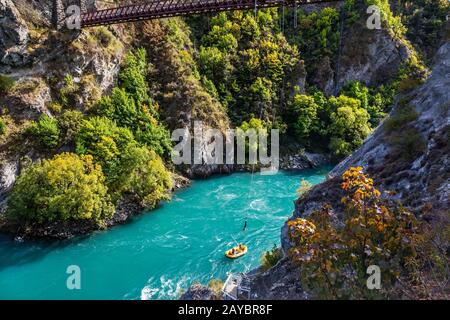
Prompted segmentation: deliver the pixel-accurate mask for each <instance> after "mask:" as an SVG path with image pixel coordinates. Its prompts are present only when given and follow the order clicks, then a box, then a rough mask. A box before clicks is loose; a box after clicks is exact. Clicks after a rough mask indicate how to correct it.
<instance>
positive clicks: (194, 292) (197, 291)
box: [180, 283, 221, 300]
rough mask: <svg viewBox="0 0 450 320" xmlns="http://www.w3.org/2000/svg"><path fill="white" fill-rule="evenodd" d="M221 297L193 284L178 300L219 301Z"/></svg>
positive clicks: (209, 289) (204, 287)
mask: <svg viewBox="0 0 450 320" xmlns="http://www.w3.org/2000/svg"><path fill="white" fill-rule="evenodd" d="M220 299H221V297H220V296H218V295H217V294H216V293H214V291H213V290H211V288H209V287H207V286H203V285H201V284H198V283H195V284H193V285H191V286H190V287H189V289H188V290H187V291H186V292H185V293H184V294H182V295H181V297H180V300H220Z"/></svg>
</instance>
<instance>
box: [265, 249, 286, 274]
mask: <svg viewBox="0 0 450 320" xmlns="http://www.w3.org/2000/svg"><path fill="white" fill-rule="evenodd" d="M282 257H283V252H282V250H281V248H277V246H276V245H275V244H274V245H273V248H272V250H269V251H266V252H264V254H263V256H262V257H261V267H262V268H263V270H264V271H266V270H269V269H270V268H272V267H273V266H275V265H276V264H277V262H278V261H279V260H280V259H281V258H282Z"/></svg>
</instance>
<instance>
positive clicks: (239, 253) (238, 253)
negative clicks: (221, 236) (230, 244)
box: [225, 245, 247, 259]
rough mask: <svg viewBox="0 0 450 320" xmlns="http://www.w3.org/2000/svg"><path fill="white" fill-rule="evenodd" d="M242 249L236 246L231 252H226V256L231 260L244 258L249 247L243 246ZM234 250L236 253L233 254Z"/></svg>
mask: <svg viewBox="0 0 450 320" xmlns="http://www.w3.org/2000/svg"><path fill="white" fill-rule="evenodd" d="M241 248H242V249H239V246H236V247H234V248H232V249H230V250H227V251H225V256H226V257H227V258H230V259H236V258H239V257H242V256H243V255H244V254H246V253H247V246H244V245H241ZM233 249H234V253H233Z"/></svg>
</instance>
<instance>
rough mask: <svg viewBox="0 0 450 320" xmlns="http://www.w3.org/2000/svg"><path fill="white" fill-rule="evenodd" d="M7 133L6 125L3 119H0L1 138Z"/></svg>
mask: <svg viewBox="0 0 450 320" xmlns="http://www.w3.org/2000/svg"><path fill="white" fill-rule="evenodd" d="M5 132H6V123H5V121H3V119H0V136H2V135H3V134H4V133H5Z"/></svg>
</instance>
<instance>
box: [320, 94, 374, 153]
mask: <svg viewBox="0 0 450 320" xmlns="http://www.w3.org/2000/svg"><path fill="white" fill-rule="evenodd" d="M330 103H331V104H332V105H333V106H334V110H335V111H334V112H333V113H332V114H331V125H330V128H329V135H330V137H331V143H330V149H331V150H332V151H333V152H334V154H335V155H336V156H337V157H344V156H347V155H349V154H350V152H351V151H352V150H354V149H355V148H357V147H359V146H360V145H361V144H362V143H363V141H364V139H365V138H366V137H367V136H368V135H369V133H370V132H371V127H370V124H369V118H370V117H369V114H368V112H367V111H366V110H365V109H363V108H361V102H360V101H359V100H356V99H353V98H349V97H346V96H343V95H341V96H339V97H337V98H335V97H332V98H330Z"/></svg>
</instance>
